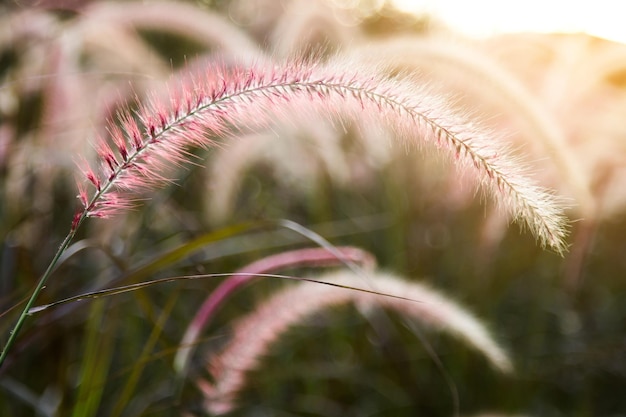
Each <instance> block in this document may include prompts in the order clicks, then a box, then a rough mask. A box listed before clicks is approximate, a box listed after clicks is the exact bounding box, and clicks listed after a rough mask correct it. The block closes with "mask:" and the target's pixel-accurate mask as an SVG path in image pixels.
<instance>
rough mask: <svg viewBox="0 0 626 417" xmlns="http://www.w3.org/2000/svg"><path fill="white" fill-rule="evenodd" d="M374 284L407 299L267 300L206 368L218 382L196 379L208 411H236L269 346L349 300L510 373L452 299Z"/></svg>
mask: <svg viewBox="0 0 626 417" xmlns="http://www.w3.org/2000/svg"><path fill="white" fill-rule="evenodd" d="M322 280H324V281H327V282H330V283H333V284H339V285H345V286H350V287H357V288H358V287H359V286H362V285H363V277H359V276H357V275H355V274H354V273H352V272H346V271H339V272H335V273H331V274H329V275H327V276H325V277H323V278H322ZM371 284H372V286H373V287H374V288H375V290H376V291H378V292H381V293H382V294H390V295H398V296H402V297H404V298H408V299H409V300H404V299H398V298H393V297H387V296H385V295H382V294H374V293H371V292H362V291H353V290H346V289H343V288H337V287H334V286H327V285H319V284H317V283H310V282H304V283H299V284H297V285H293V286H289V287H288V288H286V289H284V290H282V291H280V292H278V293H277V294H275V295H274V296H272V297H270V298H269V299H268V300H266V301H264V302H263V304H262V305H260V306H259V307H258V308H257V309H256V310H255V311H254V312H252V313H251V314H249V315H248V316H246V317H244V318H243V319H242V320H241V321H239V322H238V323H237V325H236V326H235V329H234V332H233V337H232V340H231V341H230V342H229V344H228V345H227V346H226V347H225V348H224V349H223V350H222V352H221V353H219V354H217V355H214V356H211V357H210V358H209V365H208V366H209V369H210V372H211V374H212V376H213V377H214V381H215V383H214V384H210V383H209V382H207V381H203V380H200V381H198V385H199V387H200V389H201V390H202V391H203V393H204V395H205V398H206V402H205V406H206V408H207V409H208V410H209V412H211V413H212V414H223V413H227V412H229V411H231V410H232V409H233V407H234V401H235V397H236V395H237V392H238V391H239V390H241V388H242V387H243V386H244V384H245V382H246V375H245V374H246V372H248V371H250V370H252V369H254V368H255V367H256V366H257V365H258V363H259V360H260V358H261V357H262V356H263V355H264V354H265V353H266V352H267V351H268V350H269V349H270V347H271V344H272V343H273V342H274V341H276V340H277V339H278V338H279V337H280V336H281V335H282V334H283V333H284V332H285V331H286V330H287V329H288V328H289V327H290V326H291V325H293V324H295V323H298V322H300V321H302V320H304V319H305V318H306V317H308V316H310V315H312V314H314V313H315V312H318V311H321V310H323V309H325V308H327V307H329V306H333V305H340V304H347V303H350V302H352V303H358V304H365V305H376V306H380V307H386V308H390V309H393V310H395V311H397V312H399V313H401V314H403V315H406V316H410V317H413V318H415V319H417V320H420V321H422V322H424V323H426V324H428V325H430V326H432V327H433V328H436V329H441V330H446V331H449V332H450V333H452V334H454V335H455V336H457V337H459V338H460V339H462V340H463V341H464V342H466V343H467V344H468V345H470V346H472V347H473V348H474V349H476V350H477V351H479V352H481V353H483V354H484V355H485V356H486V358H487V359H488V360H489V361H490V362H491V364H492V365H493V366H494V367H495V368H496V369H498V370H500V371H503V372H509V371H511V370H512V365H511V362H510V361H509V359H508V357H507V355H506V353H505V352H504V351H503V350H502V349H501V348H500V347H499V346H498V344H497V343H496V342H495V341H494V340H493V338H492V337H491V335H490V334H489V332H488V331H487V329H486V328H485V327H484V326H483V325H482V323H481V322H480V321H478V320H477V319H476V318H475V317H474V316H472V315H471V314H470V313H468V312H467V311H465V310H464V309H463V308H461V307H459V306H458V305H457V304H456V303H454V302H453V301H450V300H449V299H447V298H445V297H444V296H442V295H440V294H439V293H438V292H436V291H434V290H432V289H429V288H428V287H426V286H424V285H422V284H419V283H416V282H407V281H404V280H402V279H399V278H397V277H394V276H392V275H389V274H384V273H380V272H377V273H375V274H373V276H372V281H371ZM411 300H415V301H411Z"/></svg>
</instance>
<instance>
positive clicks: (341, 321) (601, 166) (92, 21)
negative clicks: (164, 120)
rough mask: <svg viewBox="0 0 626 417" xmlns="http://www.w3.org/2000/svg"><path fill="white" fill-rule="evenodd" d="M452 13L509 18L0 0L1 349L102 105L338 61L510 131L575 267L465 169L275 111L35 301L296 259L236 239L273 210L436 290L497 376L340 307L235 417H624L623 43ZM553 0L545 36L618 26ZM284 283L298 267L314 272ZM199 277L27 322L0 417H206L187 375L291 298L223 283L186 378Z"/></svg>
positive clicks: (271, 366) (110, 234)
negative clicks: (472, 332) (394, 78)
mask: <svg viewBox="0 0 626 417" xmlns="http://www.w3.org/2000/svg"><path fill="white" fill-rule="evenodd" d="M416 3H417V2H416ZM463 3H465V4H469V3H467V2H463ZM471 3H472V5H473V9H474V11H478V12H479V13H478V16H481V15H482V17H492V16H501V17H500V19H502V20H500V21H498V20H496V21H495V26H492V28H493V29H490V30H484V31H483V32H481V33H475V32H472V30H471V27H472V26H474V27H475V26H477V24H478V22H479V20H478V17H477V15H476V14H473V13H472V14H470V13H469V11H468V12H467V13H463V14H461V15H460V16H461V20H460V21H459V20H458V19H459V13H458V12H459V11H460V10H465V9H462V3H457V4H455V5H450V6H446V7H448V8H447V9H441V7H442V5H444V4H446V5H447V2H438V3H436V4H438V6H434V4H435V3H434V2H433V3H430V4H426V6H423V5H422V6H421V7H422V8H424V7H425V8H426V9H427V10H429V11H430V12H432V13H436V14H423V13H422V14H417V15H413V14H408V13H407V12H406V11H402V10H406V8H405V7H404V8H402V9H399V8H398V9H396V8H394V5H393V4H391V3H389V4H387V3H385V2H382V1H363V2H360V3H359V2H356V1H341V2H339V1H333V2H325V1H307V0H284V1H275V0H239V1H237V0H233V1H208V0H207V1H204V2H192V1H188V2H133V1H128V2H96V1H91V2H85V1H80V0H75V1H66V2H62V1H53V0H49V1H40V2H37V1H14V2H10V3H6V4H3V5H2V6H0V83H1V86H0V218H1V219H2V221H1V222H0V243H1V245H2V248H1V253H0V307H1V308H0V309H1V310H2V311H3V312H5V313H4V314H3V315H2V316H0V330H1V334H2V335H3V336H2V338H3V341H4V340H6V335H7V334H8V332H9V330H10V328H11V326H12V324H13V322H14V320H15V318H16V317H17V313H18V310H19V308H16V309H13V310H10V308H11V307H12V306H15V305H17V304H19V303H20V301H21V300H23V299H24V298H25V297H26V296H27V295H28V294H29V291H30V290H31V288H32V287H33V286H34V284H35V282H36V280H37V279H38V277H39V276H40V275H41V273H42V272H43V270H44V269H45V267H46V265H47V264H48V262H49V261H50V259H51V257H52V256H53V254H54V251H55V250H56V248H57V247H58V245H59V243H60V242H61V240H62V239H63V237H64V236H65V234H66V233H67V230H68V228H69V225H70V223H71V220H72V216H73V214H74V211H75V210H76V208H77V207H78V202H77V201H76V199H75V195H76V193H77V191H76V186H75V178H76V177H78V176H79V175H80V173H79V170H78V169H77V168H76V162H77V161H80V160H81V158H82V157H84V158H86V159H87V160H92V159H93V158H95V152H94V150H93V143H94V140H95V138H96V137H97V136H98V135H103V134H105V133H106V121H107V120H109V119H114V117H115V113H116V111H117V110H118V109H120V108H121V107H123V106H126V105H131V106H132V105H133V104H132V103H133V102H134V100H135V99H136V98H139V99H140V100H141V99H142V98H145V97H146V96H147V95H148V94H149V93H151V92H157V93H159V92H162V90H163V86H164V83H165V81H167V80H169V79H171V78H172V77H179V76H180V77H182V76H184V74H185V73H186V72H188V71H201V70H202V68H205V67H206V64H207V62H215V61H218V62H220V63H223V64H224V65H226V66H228V65H234V64H236V63H241V64H246V63H249V62H252V61H259V60H269V61H272V60H274V61H275V62H283V61H285V60H286V59H288V58H289V57H291V56H293V55H294V54H300V55H302V56H304V57H305V59H313V58H314V59H320V60H324V59H326V58H327V57H329V56H331V55H332V54H335V53H341V54H349V55H352V56H353V57H354V59H356V60H364V61H370V62H371V61H373V62H384V63H385V64H386V65H389V67H390V71H391V72H393V73H398V74H406V76H410V77H413V78H414V79H415V80H416V81H417V82H425V83H429V84H430V85H431V87H432V88H433V89H436V90H437V91H440V92H441V94H445V95H446V96H448V97H449V99H450V103H451V105H453V106H455V107H456V108H458V109H459V110H460V111H464V112H468V113H469V114H471V115H472V117H475V118H476V119H477V120H480V122H481V123H483V124H485V125H487V126H488V127H490V128H491V129H493V130H494V131H497V132H498V134H499V135H500V136H499V137H503V138H505V139H504V140H507V141H509V142H510V143H511V146H512V147H513V148H514V149H515V152H516V153H517V154H519V155H520V157H522V158H523V159H524V160H525V161H527V162H528V164H529V165H530V166H531V168H532V169H531V170H530V172H529V175H532V176H533V178H534V179H535V180H536V181H537V182H539V183H540V184H542V185H544V186H546V187H550V188H552V189H554V190H555V192H556V193H557V194H558V195H560V196H563V197H564V198H565V199H567V201H568V202H569V203H568V204H569V206H570V208H569V209H568V216H569V217H570V219H571V221H572V223H571V235H570V239H569V241H570V249H569V251H568V253H566V254H565V255H564V256H563V257H561V256H559V255H557V254H554V253H552V252H550V251H549V250H544V249H542V248H540V247H538V245H537V244H536V242H535V241H534V240H533V238H532V236H530V235H529V234H528V233H526V232H524V231H523V230H520V227H519V226H518V225H517V224H512V225H509V220H510V219H506V218H504V217H503V216H502V215H500V214H499V213H498V212H497V210H496V209H495V206H494V204H493V203H492V202H489V201H487V202H485V201H482V200H483V199H481V197H480V194H478V195H477V194H475V192H474V189H473V188H472V187H471V186H469V185H468V184H466V181H464V178H462V177H459V175H458V173H457V172H455V170H454V161H447V160H446V159H444V158H441V157H440V156H439V155H438V154H437V152H436V151H435V150H433V149H430V148H429V147H428V146H425V147H423V148H422V149H405V148H404V147H402V146H397V145H395V146H394V145H392V143H393V140H392V138H391V135H392V133H391V132H390V131H386V130H384V129H380V128H371V127H370V126H362V125H357V124H356V123H350V122H348V121H341V122H338V121H334V122H329V121H328V120H324V119H320V120H306V121H304V120H298V119H297V118H296V117H295V116H294V120H297V123H294V122H293V121H288V122H286V123H281V122H280V121H278V122H277V124H276V126H274V127H273V128H272V130H271V131H269V132H264V131H261V132H244V133H242V134H241V135H237V136H236V137H229V138H221V142H222V143H223V146H220V147H219V149H213V150H210V151H203V150H197V151H194V153H195V154H196V155H197V156H198V159H196V160H194V161H195V163H194V164H193V165H190V166H189V167H186V168H185V169H182V170H181V171H180V172H179V173H178V175H177V178H178V179H177V180H176V181H175V184H172V185H171V186H167V187H164V188H163V189H161V190H159V191H158V192H155V193H153V194H151V195H149V196H146V197H147V198H146V201H145V202H143V203H142V204H141V206H140V207H139V208H138V209H136V210H134V211H131V212H129V213H127V214H125V215H123V216H118V217H116V218H114V219H110V220H98V219H94V220H92V221H89V222H88V224H87V225H86V227H85V228H84V229H82V231H81V235H80V236H79V239H77V243H76V244H75V245H74V246H73V247H72V250H71V251H70V255H71V256H68V257H67V258H66V259H63V261H62V262H61V265H60V267H59V268H58V270H57V271H56V273H55V275H54V276H53V277H52V279H51V280H50V282H49V284H48V286H47V288H46V290H45V291H44V292H43V293H42V296H41V297H40V299H39V300H38V304H46V303H50V302H54V301H57V300H61V299H63V298H65V297H69V296H73V295H76V294H81V293H84V292H88V291H93V290H95V289H99V288H111V287H114V286H119V285H125V284H130V283H134V282H147V281H151V280H155V279H158V278H163V277H171V276H178V275H183V274H202V273H214V272H232V271H234V270H236V269H238V268H241V267H242V266H244V265H246V264H248V263H250V262H253V261H255V260H258V259H261V258H263V257H265V256H269V255H271V254H275V253H280V252H282V251H285V250H288V249H294V248H299V247H305V246H315V243H314V242H311V241H309V240H307V239H306V238H304V237H302V236H301V235H298V234H296V233H294V232H293V231H289V230H285V229H284V228H280V227H267V225H266V226H265V227H263V228H259V229H254V230H251V229H250V228H248V229H246V228H243V230H241V229H242V228H241V227H240V225H241V224H242V223H243V222H259V221H261V220H266V219H280V218H282V219H289V220H292V221H295V222H298V223H299V224H301V225H303V226H305V227H306V228H308V229H310V230H312V231H315V232H316V233H319V234H320V235H321V236H323V237H324V238H325V239H327V240H328V241H330V242H331V243H332V244H333V245H337V246H339V245H351V246H357V247H360V248H362V249H364V250H366V251H368V252H370V253H372V254H373V255H375V257H376V259H377V262H378V264H379V266H380V268H382V269H384V270H388V271H393V272H394V273H396V274H398V275H400V276H403V277H406V278H407V279H410V280H416V281H419V282H426V283H429V284H430V285H431V286H433V287H435V288H438V289H441V290H442V291H444V292H445V293H446V294H447V295H448V296H449V297H450V298H451V299H454V300H456V301H458V302H459V303H461V304H462V305H464V306H466V307H467V308H468V309H469V310H470V311H472V312H473V313H475V314H476V315H477V316H478V317H480V318H482V319H483V320H484V322H485V323H486V325H487V326H488V327H489V329H490V330H491V331H492V332H493V334H494V337H495V338H496V339H497V340H498V341H499V342H500V343H501V345H502V346H503V347H504V348H505V349H507V350H508V351H509V352H510V355H511V358H512V360H513V361H514V363H515V366H516V371H515V373H514V374H513V375H501V374H499V373H498V372H495V371H493V370H492V369H491V368H490V367H489V366H487V364H486V361H485V359H484V358H482V357H481V356H480V355H478V354H477V353H475V352H474V351H472V350H471V349H469V348H468V347H467V346H464V345H463V344H462V343H460V342H458V340H456V339H454V338H452V337H450V336H448V335H446V334H444V333H439V332H433V331H429V330H428V329H427V328H422V327H420V326H419V325H417V324H416V323H414V322H413V321H407V319H406V318H405V317H401V316H400V315H399V314H397V313H394V312H391V311H386V312H382V311H374V312H366V314H363V311H361V310H359V309H358V308H354V307H349V306H346V307H340V308H333V309H329V310H328V311H324V312H323V313H322V314H318V315H316V316H315V317H313V318H311V319H310V320H307V321H306V322H303V323H302V324H301V325H299V326H297V327H295V328H292V329H291V330H290V331H289V332H288V333H287V334H285V335H284V336H283V337H282V338H281V341H280V342H279V343H278V344H276V345H275V346H273V348H272V350H271V352H270V353H269V355H268V356H267V357H266V358H265V359H263V361H262V363H261V366H260V367H259V369H257V370H255V371H254V372H252V373H250V375H249V378H248V385H247V387H246V389H245V390H244V391H243V392H242V394H241V396H240V397H239V398H240V400H239V408H238V409H237V410H235V411H234V412H233V413H232V415H255V416H261V415H272V416H291V415H324V416H375V415H379V416H414V415H433V416H449V415H454V413H455V412H458V413H459V414H461V415H480V414H481V413H493V414H495V415H528V416H613V417H614V416H622V415H626V397H624V395H623V392H624V386H625V385H626V359H625V355H624V354H625V353H626V338H625V337H624V335H625V334H626V333H625V331H626V303H625V302H624V301H625V298H626V297H625V293H624V291H625V290H626V273H625V272H626V259H625V258H624V253H625V250H626V244H625V243H624V238H623V236H626V234H625V233H626V217H625V211H624V208H625V207H624V203H625V202H626V199H625V197H626V193H625V190H626V183H625V181H624V180H623V178H625V174H626V171H625V170H624V167H625V165H626V127H625V124H624V114H625V112H626V90H625V89H626V46H624V45H623V44H621V43H619V42H616V41H610V40H607V39H604V38H600V37H597V36H592V35H589V34H586V33H559V34H548V33H545V32H546V31H548V30H551V28H550V27H541V28H539V29H540V30H541V31H542V33H538V32H537V33H535V32H529V31H530V30H533V29H537V28H536V27H523V26H515V25H517V23H516V24H513V23H511V25H510V26H506V25H505V22H506V20H505V16H503V15H499V14H498V13H497V11H498V10H500V8H501V7H502V6H497V5H495V4H486V3H485V4H483V3H480V2H479V3H476V2H471ZM501 3H503V2H501ZM550 3H551V2H543V3H542V7H545V10H543V9H542V11H543V12H545V13H540V12H539V11H536V12H533V13H529V14H530V16H531V17H533V19H530V20H531V21H534V22H538V21H541V22H547V23H551V22H554V23H555V26H554V30H557V31H558V30H561V29H563V28H564V27H563V26H559V25H561V23H558V18H559V17H564V18H566V19H565V20H563V21H564V22H566V23H564V24H566V25H568V24H569V23H567V22H568V18H571V17H572V16H574V15H576V16H578V15H581V14H582V15H583V16H585V17H589V19H590V20H589V22H590V23H589V25H590V26H585V24H586V23H580V26H571V25H573V23H572V24H571V25H570V26H569V29H571V28H573V29H574V31H576V32H578V31H579V30H582V29H585V30H589V31H590V32H592V33H595V34H596V35H599V36H605V37H607V38H612V39H616V38H617V37H618V36H619V29H615V30H617V31H618V33H617V34H615V33H616V32H615V30H614V31H613V32H611V31H610V30H609V28H612V27H613V26H612V21H613V20H614V19H615V18H616V17H617V16H618V13H613V12H610V11H609V9H607V8H605V7H604V5H602V4H599V3H593V5H591V3H589V4H587V5H585V8H584V13H578V11H580V10H583V8H582V7H580V4H578V3H576V4H570V3H568V4H567V5H566V6H563V5H561V9H556V12H549V10H551V9H549V8H548V5H549V4H550ZM554 3H557V2H554ZM614 3H619V2H614ZM581 4H582V3H581ZM414 5H415V4H414ZM405 6H406V5H405ZM515 7H518V6H515ZM524 7H525V9H524V10H526V11H531V12H532V11H533V10H536V9H533V8H534V7H536V6H535V5H534V4H532V3H528V2H526V3H525V5H524ZM429 8H430V9H429ZM435 9H436V10H435ZM513 9H514V8H513V6H511V10H513ZM446 10H447V11H448V12H450V13H447V12H446ZM559 10H560V11H562V12H561V13H559ZM566 11H567V13H566ZM570 12H571V13H570ZM574 12H576V13H574ZM524 14H525V12H524V13H522V12H519V13H516V16H518V17H520V16H522V15H524ZM539 17H541V19H539ZM596 21H600V22H602V23H603V24H602V25H600V26H601V27H604V28H606V29H607V31H606V32H605V33H600V32H597V31H596V30H597V29H594V28H597V25H596V24H595V23H594V22H596ZM459 22H462V23H467V24H466V25H465V24H461V23H459ZM576 24H577V25H578V23H576ZM507 25H508V24H507ZM594 25H596V26H594ZM478 26H479V27H481V28H483V29H485V28H487V27H489V26H488V24H487V23H483V24H478ZM506 28H509V29H512V31H511V32H510V33H504V31H503V29H506ZM565 29H568V27H565ZM518 30H522V31H524V32H523V33H518V32H517V31H518ZM233 136H235V135H233ZM494 140H495V139H494ZM238 227H240V228H239V229H238ZM286 272H288V273H291V274H295V275H301V276H312V277H315V276H317V275H318V274H319V273H320V269H313V268H310V269H293V270H289V271H286ZM218 283H219V280H217V279H205V280H198V281H178V282H173V283H168V284H159V285H154V286H150V287H148V288H145V289H143V290H139V291H134V292H130V293H125V294H119V295H115V296H111V297H106V298H101V299H98V300H85V301H81V302H72V303H68V304H65V305H62V306H59V307H56V308H50V309H48V310H44V311H42V312H40V313H37V314H34V315H32V316H31V317H30V318H29V321H28V326H27V329H26V330H25V331H24V332H23V334H22V336H21V338H20V339H19V341H18V344H17V346H16V347H15V349H14V351H13V354H12V355H11V356H10V357H9V360H8V362H7V363H6V366H5V367H4V368H3V369H2V370H0V415H7V416H12V415H15V416H28V415H37V416H71V415H73V416H83V415H85V416H86V415H89V416H91V415H102V416H137V415H146V416H161V415H163V416H166V415H196V416H202V415H209V414H208V412H207V411H206V410H204V408H203V398H202V394H201V392H200V390H199V389H198V388H197V386H196V381H197V379H198V378H206V379H210V378H211V376H210V375H209V373H208V371H207V369H206V363H207V360H208V358H210V357H211V355H212V354H215V352H216V351H217V350H219V348H220V347H221V346H223V344H224V343H225V341H227V340H228V338H229V336H230V335H231V329H232V327H231V326H232V323H233V322H234V321H235V320H236V319H237V318H239V317H241V316H242V315H243V314H245V313H248V312H251V311H253V310H254V309H255V306H257V305H259V304H260V303H262V301H263V300H264V299H266V298H267V297H268V296H269V295H270V294H272V293H273V292H274V291H276V290H277V289H278V288H280V287H282V286H285V285H290V284H292V283H285V282H281V281H278V280H271V279H266V280H259V281H257V282H256V283H255V284H254V285H252V286H250V287H247V288H246V289H245V290H243V291H241V292H239V293H237V294H235V295H234V296H233V297H232V298H231V299H230V300H229V301H228V303H227V304H226V307H225V308H224V309H223V310H221V311H220V312H219V313H218V315H217V316H216V317H215V320H214V321H213V322H212V323H211V325H210V326H209V327H208V328H207V329H205V330H204V332H203V334H202V336H201V339H200V341H199V343H198V345H197V346H196V351H195V353H194V355H193V357H192V366H191V367H190V370H189V372H188V373H187V374H185V375H184V376H182V377H181V376H180V375H179V374H178V373H177V372H176V370H175V369H174V366H173V360H174V356H175V354H176V352H177V350H178V348H179V347H180V342H181V338H182V335H183V333H184V331H185V328H186V326H187V325H188V324H189V323H190V321H191V320H192V318H193V317H194V314H195V313H196V311H197V309H198V308H199V306H200V305H201V304H202V302H203V300H204V298H205V297H206V296H207V295H208V294H209V293H210V292H211V290H212V289H214V288H215V287H216V286H217V285H218ZM294 302H297V300H294ZM433 352H434V353H433ZM455 398H458V409H457V406H456V405H455Z"/></svg>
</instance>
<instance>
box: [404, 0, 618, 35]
mask: <svg viewBox="0 0 626 417" xmlns="http://www.w3.org/2000/svg"><path fill="white" fill-rule="evenodd" d="M393 3H394V5H395V6H396V7H397V8H398V9H400V10H402V11H406V12H409V13H416V14H423V13H428V14H431V15H433V16H436V17H437V18H439V19H441V20H442V21H443V22H444V23H445V24H447V25H448V26H450V27H451V28H453V29H454V30H456V31H459V32H461V33H465V34H467V35H469V36H475V37H484V36H489V35H493V34H498V33H509V32H565V33H573V32H585V33H588V34H590V35H594V36H598V37H602V38H605V39H611V40H614V41H618V42H622V43H626V25H625V24H624V13H623V10H624V3H623V2H621V1H611V0H595V1H594V2H591V1H572V0H569V1H568V0H525V1H518V2H508V1H498V0H472V1H466V0H393Z"/></svg>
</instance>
